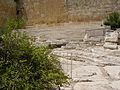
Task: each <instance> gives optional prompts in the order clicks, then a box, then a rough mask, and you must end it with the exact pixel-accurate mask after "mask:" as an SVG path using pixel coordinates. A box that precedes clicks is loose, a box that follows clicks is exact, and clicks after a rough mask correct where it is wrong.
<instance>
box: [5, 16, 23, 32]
mask: <svg viewBox="0 0 120 90" xmlns="http://www.w3.org/2000/svg"><path fill="white" fill-rule="evenodd" d="M22 28H25V22H24V20H22V19H16V18H10V19H8V21H7V23H6V29H7V31H8V32H9V31H12V30H16V29H22Z"/></svg>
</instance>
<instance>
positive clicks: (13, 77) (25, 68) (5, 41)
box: [0, 31, 68, 90]
mask: <svg viewBox="0 0 120 90" xmlns="http://www.w3.org/2000/svg"><path fill="white" fill-rule="evenodd" d="M67 79H68V77H67V76H65V75H64V73H63V71H62V70H61V66H60V62H59V60H58V59H57V58H56V57H55V56H54V55H53V54H52V53H51V50H50V49H49V48H47V47H44V46H40V47H35V46H33V45H32V44H31V43H30V41H29V39H28V37H27V36H26V35H25V34H22V33H20V32H17V31H14V32H12V33H11V32H10V33H7V34H4V35H3V36H2V41H1V42H0V90H50V89H51V88H52V87H54V86H56V85H63V84H65V83H67Z"/></svg>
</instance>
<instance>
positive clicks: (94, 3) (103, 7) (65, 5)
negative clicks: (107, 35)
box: [20, 0, 120, 25]
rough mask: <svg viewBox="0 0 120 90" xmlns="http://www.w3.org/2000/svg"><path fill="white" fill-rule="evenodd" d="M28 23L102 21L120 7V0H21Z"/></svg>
mask: <svg viewBox="0 0 120 90" xmlns="http://www.w3.org/2000/svg"><path fill="white" fill-rule="evenodd" d="M20 1H21V7H23V9H24V10H23V14H24V18H25V19H26V20H27V24H28V25H35V24H41V23H47V24H51V23H59V22H65V21H73V22H75V21H80V22H81V21H82V22H88V21H100V20H102V19H103V18H104V17H105V16H106V15H107V14H108V13H110V12H112V11H114V10H119V9H120V0H20Z"/></svg>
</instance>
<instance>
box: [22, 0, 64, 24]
mask: <svg viewBox="0 0 120 90" xmlns="http://www.w3.org/2000/svg"><path fill="white" fill-rule="evenodd" d="M21 6H22V7H23V8H24V13H23V14H24V17H25V18H26V19H27V24H28V25H35V24H43V23H48V24H51V23H59V22H64V21H65V18H66V16H65V8H64V0H21Z"/></svg>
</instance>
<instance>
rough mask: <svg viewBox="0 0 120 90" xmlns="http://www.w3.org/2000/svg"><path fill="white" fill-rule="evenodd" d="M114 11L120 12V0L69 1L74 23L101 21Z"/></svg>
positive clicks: (71, 17) (69, 10)
mask: <svg viewBox="0 0 120 90" xmlns="http://www.w3.org/2000/svg"><path fill="white" fill-rule="evenodd" d="M114 10H120V0H68V13H69V20H72V21H96V20H97V21H99V20H101V19H103V18H104V17H105V16H106V15H107V14H108V13H110V12H111V11H114Z"/></svg>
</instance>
